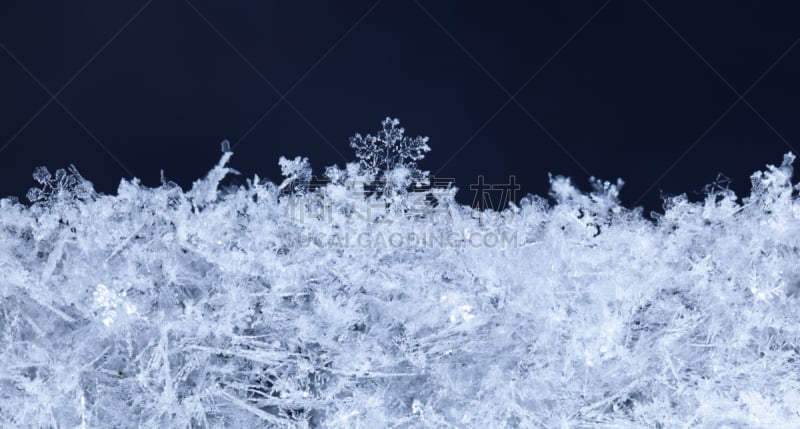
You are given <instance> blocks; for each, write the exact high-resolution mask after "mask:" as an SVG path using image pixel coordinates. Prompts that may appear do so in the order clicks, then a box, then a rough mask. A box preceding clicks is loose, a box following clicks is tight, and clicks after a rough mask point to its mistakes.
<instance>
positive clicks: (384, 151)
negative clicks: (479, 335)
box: [350, 117, 431, 186]
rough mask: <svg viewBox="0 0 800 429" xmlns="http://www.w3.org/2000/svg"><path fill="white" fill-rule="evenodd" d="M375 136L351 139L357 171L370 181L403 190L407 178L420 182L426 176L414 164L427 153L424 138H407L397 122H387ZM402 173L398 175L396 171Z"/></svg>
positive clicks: (369, 135) (386, 120) (385, 120)
mask: <svg viewBox="0 0 800 429" xmlns="http://www.w3.org/2000/svg"><path fill="white" fill-rule="evenodd" d="M381 126H382V129H381V130H380V131H378V132H377V133H376V135H374V136H373V135H371V134H367V135H366V136H365V137H364V136H361V134H356V135H355V136H353V137H352V138H350V147H352V148H353V149H355V153H356V157H357V158H358V161H359V168H360V169H361V171H362V172H363V173H364V174H365V175H366V176H369V177H375V178H377V179H378V180H382V181H387V182H388V183H392V184H395V185H399V186H406V185H407V183H406V181H408V180H409V179H410V178H414V179H419V180H423V179H424V177H425V176H427V173H426V172H423V171H420V170H419V169H418V168H417V161H419V160H421V159H423V158H425V153H426V152H428V151H430V150H431V148H430V146H428V138H427V137H421V136H418V137H414V138H411V137H408V136H406V135H404V134H405V129H404V128H402V127H400V121H399V120H398V119H392V118H388V117H387V118H386V119H384V120H383V122H381ZM398 169H399V170H401V171H402V172H397V171H396V170H398Z"/></svg>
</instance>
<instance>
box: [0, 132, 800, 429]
mask: <svg viewBox="0 0 800 429" xmlns="http://www.w3.org/2000/svg"><path fill="white" fill-rule="evenodd" d="M351 145H352V146H353V147H354V149H356V155H357V160H356V161H355V162H353V163H350V164H347V165H345V166H344V167H337V166H332V167H329V168H327V169H326V170H325V176H324V178H325V179H324V180H314V176H313V175H312V174H311V173H312V170H311V166H310V164H309V162H308V160H307V159H306V158H301V157H298V158H295V159H293V160H290V159H286V158H281V160H280V164H281V167H282V170H283V173H284V175H285V177H286V179H285V180H284V181H283V183H281V184H274V183H271V182H268V181H264V180H261V179H259V178H258V177H254V178H252V179H250V180H248V181H247V184H246V185H243V186H238V187H232V186H225V185H224V178H225V176H226V175H229V174H234V173H235V171H234V170H232V169H231V168H230V167H228V166H227V165H228V162H229V159H230V158H231V156H232V153H231V152H230V150H229V146H228V145H223V150H224V152H225V153H224V154H223V156H222V159H221V160H220V162H219V164H218V165H217V166H215V167H214V168H213V169H212V170H211V171H210V172H209V174H208V175H207V177H206V178H204V179H202V180H198V181H197V182H195V183H194V186H193V187H192V188H191V189H190V190H188V191H187V190H183V189H181V188H180V187H179V186H177V185H176V184H174V183H171V182H169V181H167V180H166V179H164V180H163V184H162V185H161V186H159V187H157V188H148V187H145V186H142V185H141V184H140V183H139V182H138V181H137V180H135V179H134V180H132V181H126V180H123V181H122V182H121V184H120V186H119V189H118V192H117V194H116V195H102V194H98V193H97V192H95V191H94V189H93V188H92V185H91V183H90V182H88V181H87V180H86V179H84V178H83V177H81V176H80V175H79V174H78V173H77V171H76V170H74V169H71V170H67V171H64V170H59V171H57V172H56V173H55V175H51V174H50V173H49V172H48V171H47V170H46V169H44V168H39V169H37V170H36V171H35V172H34V178H35V180H36V181H37V182H38V186H37V188H35V189H33V190H31V192H30V193H29V197H30V200H31V204H22V203H20V202H17V201H16V200H14V199H11V198H6V199H3V200H0V273H2V276H0V426H2V427H40V428H70V427H80V428H101V427H109V428H111V427H113V428H125V427H146V428H165V427H170V428H195V427H197V428H202V427H210V428H211V427H232V428H271V427H274V428H317V427H325V428H367V429H373V428H448V427H453V428H500V427H509V428H511V427H517V428H539V427H541V428H588V427H599V428H604V427H607V428H612V427H613V428H673V427H715V428H725V427H728V428H743V427H754V428H758V427H762V428H797V427H800V413H799V412H798V410H800V302H798V301H799V300H800V264H798V261H800V200H798V186H795V185H793V184H792V182H791V175H792V161H793V160H794V156H792V155H786V157H785V159H784V161H783V163H782V164H781V165H780V166H778V167H775V166H769V167H768V168H767V169H766V170H765V171H763V172H758V173H756V174H754V175H753V176H752V184H753V186H752V193H751V195H750V196H749V197H747V198H744V199H741V200H740V199H738V198H737V196H736V195H734V194H733V192H732V191H730V190H728V189H725V188H720V187H716V188H709V190H708V194H707V196H706V198H705V200H704V201H702V202H690V201H688V200H687V198H686V197H685V196H677V197H672V198H669V199H667V200H666V201H665V212H664V213H663V215H660V216H658V218H657V219H656V220H655V221H653V220H649V219H647V218H646V217H645V216H643V215H642V213H641V210H629V209H627V208H625V207H623V206H621V205H620V203H619V201H618V193H619V185H620V184H619V183H618V184H612V183H609V182H600V181H593V185H594V188H595V190H594V191H593V192H590V193H583V192H580V191H579V190H577V189H576V188H575V187H573V186H572V185H571V184H570V182H569V180H568V179H565V178H562V177H553V178H551V188H552V191H551V194H550V196H549V198H541V197H536V196H528V197H525V198H524V199H523V200H522V201H521V203H520V204H510V205H509V206H508V207H507V208H505V209H504V210H502V211H492V210H485V211H479V210H477V209H474V208H470V207H468V206H464V205H459V204H458V203H457V202H456V201H455V199H454V195H455V191H456V190H455V188H453V187H444V188H437V187H434V186H429V184H428V186H427V187H426V183H427V182H428V174H427V173H426V172H424V171H420V170H419V168H418V167H417V164H416V161H419V160H420V159H421V158H422V157H423V155H424V153H425V152H427V151H428V150H429V149H430V148H429V147H428V146H427V143H426V139H425V138H421V137H417V138H410V137H407V136H405V135H404V131H403V129H402V128H400V127H399V123H398V122H397V121H396V120H391V119H387V120H386V121H384V123H383V128H382V130H381V131H380V132H379V133H378V134H377V135H376V136H369V135H368V136H366V137H362V136H359V135H356V136H355V137H354V138H353V139H352V140H351ZM321 177H322V176H321Z"/></svg>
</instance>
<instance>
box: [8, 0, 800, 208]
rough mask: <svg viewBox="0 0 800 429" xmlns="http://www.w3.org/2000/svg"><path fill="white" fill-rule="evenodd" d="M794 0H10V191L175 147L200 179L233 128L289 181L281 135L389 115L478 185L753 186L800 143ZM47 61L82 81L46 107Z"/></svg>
mask: <svg viewBox="0 0 800 429" xmlns="http://www.w3.org/2000/svg"><path fill="white" fill-rule="evenodd" d="M791 4H792V3H789V2H785V3H782V5H778V4H776V3H773V2H769V3H767V2H736V4H733V3H731V2H722V1H718V2H702V3H700V2H673V1H650V2H644V1H611V2H609V3H606V2H603V1H588V2H546V3H545V2H465V1H450V2H434V1H430V0H420V3H415V2H413V1H400V0H397V1H396V0H384V1H382V2H380V3H377V4H376V2H375V1H374V0H367V1H347V2H327V1H317V2H307V1H296V0H293V1H269V2H254V1H246V2H245V1H237V2H210V1H201V0H191V2H186V1H178V0H175V1H158V0H157V1H153V2H152V3H147V2H146V1H141V0H139V1H129V2H108V1H75V2H44V1H15V2H3V3H2V4H0V43H2V45H3V47H4V48H3V49H2V50H0V147H4V149H2V151H0V195H18V196H23V195H24V193H25V192H26V190H27V189H28V188H29V187H30V186H32V185H33V184H34V183H33V181H32V179H31V178H30V177H31V176H30V174H31V171H32V170H33V168H34V167H35V166H37V165H47V166H49V167H51V169H54V168H58V167H64V166H67V165H69V164H70V163H72V164H75V165H76V166H77V167H78V169H79V170H80V171H81V172H82V174H83V175H84V176H86V177H87V178H88V179H90V180H92V181H93V182H94V184H95V187H96V188H97V189H99V190H101V191H103V192H114V191H115V189H116V186H117V184H118V183H119V179H120V178H121V177H129V176H130V174H133V175H135V176H137V177H139V178H141V179H142V182H143V183H145V184H149V185H156V184H158V183H159V170H160V169H162V168H163V169H164V170H165V171H166V175H167V177H168V178H170V179H172V180H174V181H176V182H178V183H179V184H181V185H182V186H184V187H188V186H189V185H190V184H191V182H192V181H193V180H194V179H196V178H198V177H201V176H202V175H203V174H205V173H206V171H207V170H208V169H209V168H210V167H211V166H212V165H213V164H214V163H215V162H216V161H217V159H218V157H219V155H220V150H219V143H220V141H221V140H223V139H229V140H231V142H232V144H233V145H234V147H235V150H234V151H235V155H234V158H233V166H234V167H235V168H237V169H239V170H240V171H242V172H244V173H246V174H247V175H248V176H252V174H253V173H258V174H259V175H260V176H262V177H268V178H270V179H272V180H273V181H278V180H279V179H280V176H279V170H278V166H277V158H278V157H279V156H280V155H287V156H295V155H305V156H308V157H309V158H310V159H311V162H312V165H314V166H315V172H321V171H322V169H323V167H324V166H326V165H330V164H334V163H337V164H339V165H342V164H343V162H344V160H343V159H342V158H341V157H340V155H339V154H338V153H337V151H338V152H339V153H341V154H343V155H345V157H346V158H348V159H351V158H352V151H351V149H350V148H349V146H348V137H349V136H350V135H352V134H353V133H355V132H362V133H365V132H374V131H375V130H377V128H378V125H379V122H380V120H381V119H382V118H383V117H385V116H387V115H389V116H393V117H399V118H400V119H401V121H402V124H403V125H404V126H405V127H406V129H407V130H408V133H409V134H412V135H418V134H423V135H427V136H429V137H430V142H429V143H430V145H431V146H432V148H433V151H432V152H431V153H430V154H429V155H428V157H427V158H426V159H425V160H424V161H423V163H422V167H424V168H425V169H428V170H431V171H433V172H436V171H438V175H439V176H445V177H454V178H455V179H456V185H457V186H459V187H460V188H461V189H462V191H461V192H460V197H461V199H462V200H463V201H470V200H471V199H472V195H471V194H470V191H469V184H470V183H473V182H474V181H475V180H476V177H477V175H478V174H483V175H485V176H486V180H487V181H488V182H504V181H505V180H507V176H508V175H509V174H514V175H516V176H517V181H518V182H519V183H520V184H521V185H522V192H521V195H522V194H524V193H528V192H530V193H536V194H540V195H543V194H545V193H546V192H547V188H548V183H547V173H548V172H552V173H554V174H562V175H568V176H571V177H573V179H574V181H575V182H576V183H577V184H579V185H580V186H581V187H584V188H586V183H587V179H588V177H589V174H592V175H595V176H598V177H601V178H604V179H610V180H614V179H616V178H617V177H622V178H623V179H624V180H625V181H626V182H627V184H626V185H625V187H624V189H623V193H622V199H623V202H624V203H625V204H627V205H633V204H634V203H636V204H638V205H644V207H645V208H646V210H647V211H649V210H654V209H658V208H660V206H661V203H660V195H661V193H662V192H663V193H667V194H676V193H683V192H687V193H689V194H690V197H692V198H696V197H698V195H697V194H696V192H698V191H700V190H701V189H702V187H703V185H704V184H707V183H709V182H711V181H713V180H714V179H715V177H716V175H717V173H719V172H721V173H724V174H726V175H727V176H729V177H730V178H732V179H733V188H734V189H735V190H736V191H737V192H738V193H740V194H741V193H742V192H745V191H747V190H749V178H748V176H749V175H750V174H751V173H752V172H753V171H754V170H756V169H760V168H763V166H764V164H767V163H779V162H780V160H781V156H782V154H783V153H785V152H788V151H789V150H790V147H792V146H794V147H800V142H798V139H800V126H799V125H798V121H797V119H798V113H800V106H799V105H798V101H800V83H798V79H797V76H800V73H799V72H800V47H797V48H794V47H793V46H794V44H795V43H797V41H798V37H800V25H799V24H798V13H797V12H798V8H797V7H794V6H790V5H791ZM201 15H202V16H201ZM134 17H135V18H134ZM592 17H593V19H592ZM132 18H133V19H132ZM131 19H132V21H130V20H131ZM129 21H130V22H129ZM437 22H438V23H437ZM120 30H121V31H120ZM225 39H227V42H226V40H225ZM109 41H110V43H109ZM104 45H107V46H105V47H104ZM237 51H238V53H237ZM95 55H96V56H95ZM243 57H244V58H243ZM20 64H21V65H22V66H24V67H25V68H27V70H28V72H26V71H25V70H24V69H23V67H22V66H21V65H20ZM767 71H768V73H766V74H765V72H767ZM259 74H260V75H259ZM31 75H33V76H35V78H36V79H39V80H40V82H41V84H42V85H44V86H45V87H47V88H48V90H49V91H50V92H52V93H57V92H58V91H59V90H61V88H62V87H63V86H64V85H65V84H67V83H68V82H69V84H68V85H67V86H66V87H65V88H64V89H63V91H62V92H60V93H58V96H57V99H58V101H53V102H51V103H50V104H49V105H48V106H47V107H46V108H44V109H43V110H41V113H40V114H39V115H38V116H37V117H35V119H33V120H32V121H30V122H29V123H28V124H27V126H25V124H26V123H27V122H28V121H29V120H31V118H32V117H33V116H34V114H35V113H36V112H37V111H39V110H40V109H41V108H42V107H43V106H44V105H45V103H47V102H48V101H49V100H50V99H51V97H50V96H49V95H48V93H47V92H46V91H45V89H43V88H42V87H41V86H40V85H39V84H38V83H37V82H36V80H35V79H34V78H33V77H32V76H31ZM304 75H305V77H304V78H303V79H302V80H301V81H300V82H299V83H297V82H298V80H299V79H301V78H302V77H303V76H304ZM73 76H75V77H74V80H71V79H72V78H73ZM262 76H263V78H264V79H262ZM532 77H533V79H532V80H530V82H529V84H528V85H527V86H525V87H524V88H522V90H521V91H519V93H518V94H517V96H516V101H512V102H510V103H508V104H506V103H507V102H508V100H509V95H508V94H509V93H511V94H514V93H516V92H517V91H518V90H519V89H520V88H521V87H522V86H523V85H524V84H525V83H526V81H528V80H529V79H531V78H532ZM759 78H761V80H760V81H758V84H757V85H756V86H754V87H753V88H752V90H751V91H750V92H748V93H747V94H746V96H745V97H744V101H740V102H739V103H738V104H736V105H735V106H733V107H732V108H731V106H732V105H733V104H734V103H735V102H736V101H737V99H738V95H737V92H738V93H739V94H742V93H744V92H745V91H746V90H747V89H748V87H750V86H751V85H752V84H753V83H754V82H756V81H757V80H758V79H759ZM265 79H266V81H268V82H269V83H268V82H266V81H265ZM726 81H727V83H726ZM296 83H297V84H296ZM270 84H271V85H272V86H274V89H273V88H272V87H271V86H270ZM295 84H296V85H295ZM728 85H730V87H729V86H728ZM501 86H502V87H503V88H505V89H503V88H501ZM290 88H293V89H292V91H291V92H290V93H289V94H288V95H287V96H286V99H285V100H284V101H283V102H281V103H280V104H278V105H277V107H274V109H273V110H272V111H270V113H269V114H268V115H266V117H264V118H263V120H262V121H261V122H258V121H259V119H260V118H261V117H262V116H263V115H264V114H265V112H267V111H268V110H269V109H270V108H271V107H272V106H273V105H274V104H275V103H276V102H278V101H279V100H280V99H281V96H280V95H278V92H280V93H281V94H283V93H286V91H288V90H289V89H290ZM276 90H277V92H276ZM59 102H60V103H61V104H63V106H64V107H62V106H61V105H60V104H59ZM504 104H506V105H505V107H504V108H502V110H500V108H501V107H502V106H503V105H504ZM65 108H66V109H65ZM728 109H730V110H728ZM67 110H68V111H69V112H71V113H68V112H67ZM498 110H499V113H498ZM726 111H728V113H727V114H726V115H725V116H724V117H722V119H719V118H720V116H721V115H723V113H724V112H726ZM495 114H496V116H494V115H495ZM73 116H74V117H73ZM492 117H493V119H492V120H491V121H489V119H490V118H492ZM487 121H488V122H487ZM537 121H538V123H539V124H540V125H537ZM717 121H718V122H717ZM257 122H258V124H257V125H256V123H257ZM715 122H716V124H715ZM79 123H80V124H83V125H80V124H79ZM484 124H485V127H484V128H482V129H481V127H482V126H484ZM23 126H24V129H23ZM21 129H22V131H21V132H20V130H21ZM479 129H481V130H480V132H477V131H478V130H479ZM476 132H477V134H476ZM90 134H91V135H90ZM92 135H93V136H94V137H92ZM467 142H469V143H467ZM695 142H696V145H694V144H695ZM329 143H330V145H329ZM465 143H466V146H465ZM331 145H332V146H333V147H331ZM693 145H694V146H693ZM104 147H105V148H104ZM690 148H691V149H690ZM106 149H107V150H106ZM687 150H688V152H687ZM684 153H685V157H683V158H681V156H682V155H683V154H684ZM112 154H113V156H112ZM454 154H455V156H453V155H454ZM569 154H571V156H570V155H569ZM115 158H116V159H115ZM451 158H452V159H451ZM573 158H574V159H573ZM679 159H680V161H679V162H677V164H675V162H676V161H677V160H679ZM576 161H577V162H576ZM673 164H675V166H674V168H672V169H669V168H670V166H672V165H673ZM126 170H127V171H126ZM439 170H440V171H439ZM665 172H666V175H664V176H663V178H661V176H662V175H663V174H664V173H665ZM659 178H661V180H659Z"/></svg>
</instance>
